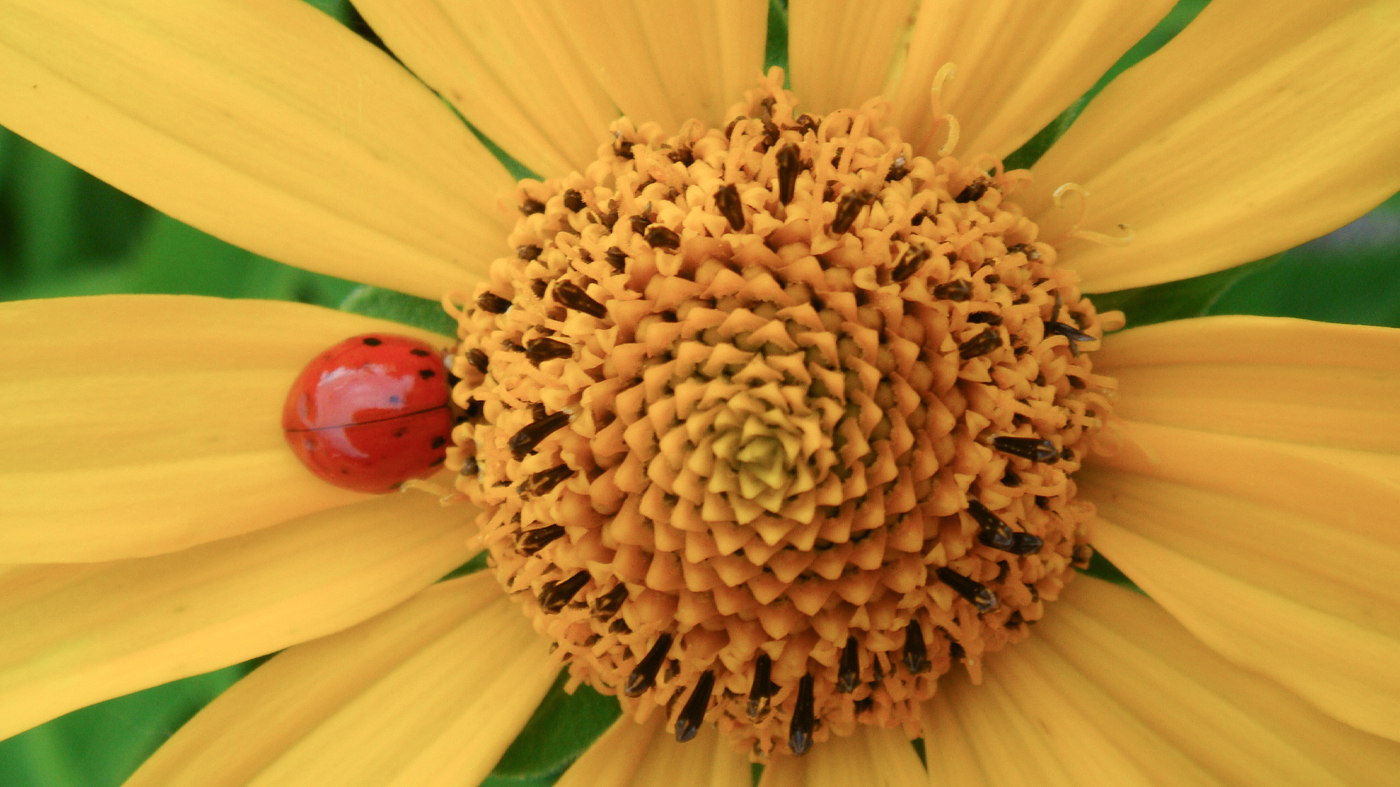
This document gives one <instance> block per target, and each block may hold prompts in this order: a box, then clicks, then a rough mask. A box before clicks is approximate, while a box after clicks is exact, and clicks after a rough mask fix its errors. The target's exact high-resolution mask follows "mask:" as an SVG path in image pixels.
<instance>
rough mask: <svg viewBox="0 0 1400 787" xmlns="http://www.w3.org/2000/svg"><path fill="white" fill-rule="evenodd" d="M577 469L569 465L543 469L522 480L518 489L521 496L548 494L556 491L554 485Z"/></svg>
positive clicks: (560, 482) (557, 484) (561, 481)
mask: <svg viewBox="0 0 1400 787" xmlns="http://www.w3.org/2000/svg"><path fill="white" fill-rule="evenodd" d="M575 472H577V471H575V470H574V469H573V468H572V467H569V466H568V465H559V466H558V467H551V468H549V469H548V470H541V471H539V472H538V473H535V474H534V475H532V476H530V477H529V478H527V479H525V480H524V481H521V482H520V486H519V487H517V489H518V490H519V492H520V496H521V497H533V496H535V495H547V494H549V493H550V492H552V491H554V487H556V486H559V485H560V484H562V483H563V482H564V479H566V478H569V477H570V476H572V475H573V474H574V473H575Z"/></svg>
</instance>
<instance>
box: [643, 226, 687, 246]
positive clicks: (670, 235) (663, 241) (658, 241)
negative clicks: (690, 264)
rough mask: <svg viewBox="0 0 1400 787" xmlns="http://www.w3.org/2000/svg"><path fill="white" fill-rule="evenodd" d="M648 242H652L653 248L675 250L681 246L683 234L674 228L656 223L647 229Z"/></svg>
mask: <svg viewBox="0 0 1400 787" xmlns="http://www.w3.org/2000/svg"><path fill="white" fill-rule="evenodd" d="M647 243H650V244H651V245H652V247H653V248H659V249H671V250H672V251H674V250H676V249H679V248H680V247H681V236H679V235H677V234H676V233H675V231H674V230H672V229H669V228H667V227H662V226H660V225H656V226H654V227H652V228H651V229H649V230H647Z"/></svg>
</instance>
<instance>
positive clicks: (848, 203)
mask: <svg viewBox="0 0 1400 787" xmlns="http://www.w3.org/2000/svg"><path fill="white" fill-rule="evenodd" d="M874 201H875V195H874V194H871V193H870V192H868V191H853V192H851V193H850V194H847V195H846V196H844V197H842V198H841V204H839V205H837V206H836V218H835V219H832V221H831V234H833V235H840V234H842V233H844V232H846V231H847V230H849V229H850V228H851V225H852V224H855V223H856V217H857V216H859V215H860V211H861V209H862V208H864V207H865V206H866V205H869V204H870V203H871V202H874Z"/></svg>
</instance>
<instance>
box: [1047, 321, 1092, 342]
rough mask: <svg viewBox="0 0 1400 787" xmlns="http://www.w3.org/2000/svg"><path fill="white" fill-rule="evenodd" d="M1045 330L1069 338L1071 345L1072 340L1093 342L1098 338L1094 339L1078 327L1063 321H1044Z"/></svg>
mask: <svg viewBox="0 0 1400 787" xmlns="http://www.w3.org/2000/svg"><path fill="white" fill-rule="evenodd" d="M1045 332H1046V333H1049V334H1053V335H1055V336H1063V337H1065V338H1066V339H1069V340H1070V343H1071V345H1073V343H1074V342H1095V341H1098V340H1097V339H1095V338H1094V337H1092V336H1090V335H1089V334H1087V333H1085V332H1083V331H1081V330H1079V329H1078V328H1076V327H1074V326H1073V325H1066V324H1065V323H1062V322H1047V323H1045Z"/></svg>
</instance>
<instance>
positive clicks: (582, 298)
mask: <svg viewBox="0 0 1400 787" xmlns="http://www.w3.org/2000/svg"><path fill="white" fill-rule="evenodd" d="M554 301H555V302H556V303H558V304H559V305H561V306H565V307H567V308H570V309H574V310H575V311H581V312H583V313H584V314H591V315H593V316H594V317H600V318H601V317H606V316H607V314H608V310H607V307H605V306H603V304H601V303H599V302H597V301H595V300H593V299H592V298H590V297H588V293H586V292H584V291H583V288H582V287H580V286H578V285H577V284H574V283H573V282H571V281H561V282H557V283H556V284H555V285H554Z"/></svg>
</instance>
